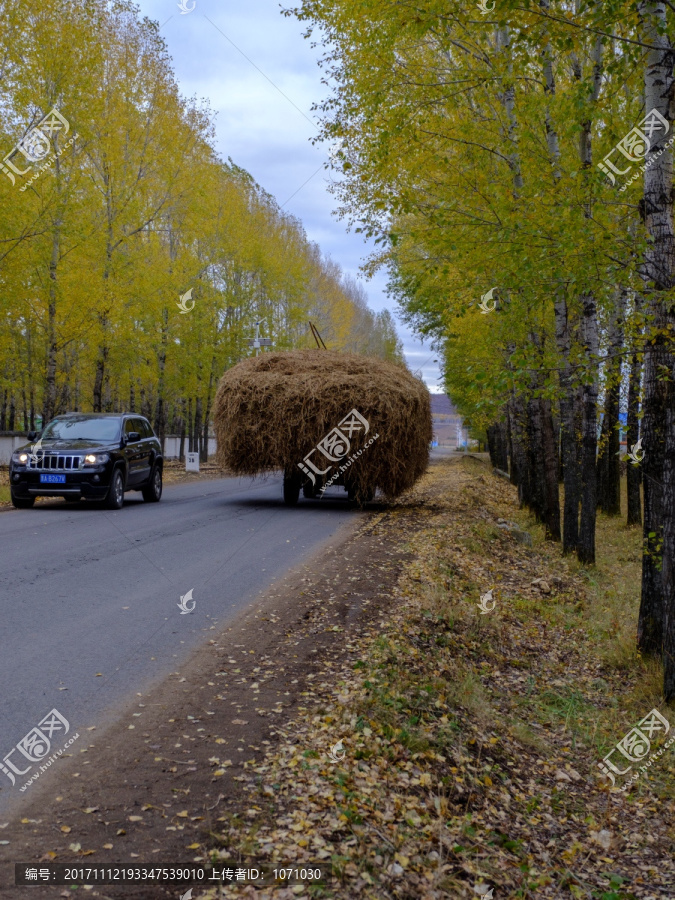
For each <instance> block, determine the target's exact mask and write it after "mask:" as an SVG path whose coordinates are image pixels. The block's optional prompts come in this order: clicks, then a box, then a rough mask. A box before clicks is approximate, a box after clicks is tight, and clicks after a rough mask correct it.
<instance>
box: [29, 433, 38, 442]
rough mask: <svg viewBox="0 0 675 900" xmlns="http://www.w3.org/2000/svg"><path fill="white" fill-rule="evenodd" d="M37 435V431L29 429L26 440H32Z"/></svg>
mask: <svg viewBox="0 0 675 900" xmlns="http://www.w3.org/2000/svg"><path fill="white" fill-rule="evenodd" d="M37 436H38V433H37V431H29V432H28V440H29V441H34V440H35V438H36V437H37Z"/></svg>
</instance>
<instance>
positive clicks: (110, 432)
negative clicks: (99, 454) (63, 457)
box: [41, 416, 120, 441]
mask: <svg viewBox="0 0 675 900" xmlns="http://www.w3.org/2000/svg"><path fill="white" fill-rule="evenodd" d="M119 433H120V420H119V419H95V418H87V417H86V416H82V417H81V418H79V417H75V416H69V417H68V418H67V419H54V421H53V422H50V423H49V425H47V427H46V428H45V430H44V432H43V433H42V438H41V440H54V441H77V440H91V441H114V440H115V439H116V438H118V437H119Z"/></svg>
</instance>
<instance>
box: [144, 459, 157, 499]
mask: <svg viewBox="0 0 675 900" xmlns="http://www.w3.org/2000/svg"><path fill="white" fill-rule="evenodd" d="M142 493H143V499H144V500H145V502H146V503H159V501H160V500H161V498H162V470H161V469H160V468H158V467H156V468H154V469H153V470H152V475H151V476H150V481H148V483H147V485H146V486H145V487H144V488H143V491H142Z"/></svg>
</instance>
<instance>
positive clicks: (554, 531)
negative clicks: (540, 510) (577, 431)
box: [539, 400, 560, 541]
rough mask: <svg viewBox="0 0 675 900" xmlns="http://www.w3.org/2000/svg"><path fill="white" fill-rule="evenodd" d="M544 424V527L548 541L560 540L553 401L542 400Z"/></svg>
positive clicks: (556, 449) (556, 448)
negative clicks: (552, 413) (552, 412)
mask: <svg viewBox="0 0 675 900" xmlns="http://www.w3.org/2000/svg"><path fill="white" fill-rule="evenodd" d="M539 403H540V404H541V422H542V451H543V457H544V478H545V481H544V484H545V491H546V508H545V516H544V525H545V527H546V540H547V541H559V540H560V492H559V490H558V447H557V443H556V433H555V427H554V424H553V416H552V415H551V401H550V400H540V401H539Z"/></svg>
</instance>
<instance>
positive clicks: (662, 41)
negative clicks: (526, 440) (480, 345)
mask: <svg viewBox="0 0 675 900" xmlns="http://www.w3.org/2000/svg"><path fill="white" fill-rule="evenodd" d="M638 9H639V13H640V17H641V20H642V25H643V30H642V33H643V41H644V43H646V44H649V45H651V46H652V47H653V48H654V49H651V50H648V51H646V53H645V62H646V67H645V110H646V112H647V113H650V112H651V111H652V110H657V111H658V112H659V113H660V115H661V116H663V117H664V118H665V119H666V121H667V122H668V132H672V127H673V116H672V113H673V109H672V103H673V64H674V62H675V58H674V55H673V50H672V48H671V46H670V41H669V39H668V36H667V28H666V4H665V3H662V2H644V3H640V5H639V7H638ZM665 139H666V135H665V134H664V132H663V130H661V131H657V132H656V133H655V134H653V135H652V137H651V140H650V149H649V150H648V151H647V154H646V157H645V176H644V199H643V204H642V210H643V214H644V221H645V228H646V230H647V232H648V235H649V243H648V244H647V250H646V251H645V255H644V260H643V266H642V272H641V274H642V277H643V280H644V283H645V294H646V302H647V308H648V311H651V312H653V313H654V315H655V318H654V321H653V323H652V329H653V332H652V337H651V339H650V340H648V341H647V345H646V353H645V378H644V418H643V434H644V448H643V449H644V451H645V459H644V463H643V479H644V481H643V486H644V541H645V547H644V556H643V567H642V598H641V603H640V616H639V621H638V646H639V647H640V649H641V650H643V651H644V652H647V653H653V654H659V653H663V663H664V694H665V697H666V700H667V701H669V700H672V699H673V698H674V697H675V658H674V652H675V578H674V575H675V573H674V572H673V557H674V554H675V510H674V508H673V507H674V504H675V470H674V466H675V435H674V434H673V427H674V425H675V422H674V421H673V399H674V397H673V389H672V378H673V357H672V354H671V353H670V350H669V346H668V344H667V338H666V334H667V329H669V328H671V327H672V326H673V325H674V324H675V320H674V317H673V315H672V313H671V312H669V310H668V308H667V307H666V306H665V304H663V303H662V301H661V296H660V295H661V292H667V291H669V290H670V289H671V288H672V286H673V257H674V249H675V240H674V238H675V235H674V231H673V160H672V151H671V150H670V149H667V148H664V147H663V145H664V143H665ZM664 372H665V373H668V374H669V376H670V377H666V378H664V377H663V373H664ZM661 525H662V527H663V544H662V550H661V559H660V560H659V547H658V543H657V541H658V539H659V537H660V534H659V532H660V531H661ZM659 563H661V565H660V567H659ZM659 568H660V569H661V571H660V572H659Z"/></svg>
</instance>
